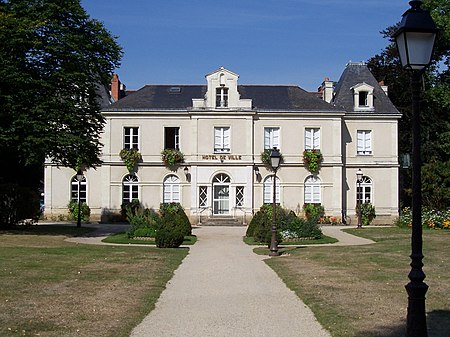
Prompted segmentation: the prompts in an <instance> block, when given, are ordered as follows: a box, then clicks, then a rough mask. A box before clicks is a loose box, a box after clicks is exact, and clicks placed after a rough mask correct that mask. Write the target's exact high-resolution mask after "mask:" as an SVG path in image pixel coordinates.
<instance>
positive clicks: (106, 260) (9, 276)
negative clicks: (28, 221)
mask: <svg viewBox="0 0 450 337" xmlns="http://www.w3.org/2000/svg"><path fill="white" fill-rule="evenodd" d="M87 230H88V229H85V228H81V229H76V228H75V227H64V226H32V227H29V228H20V229H18V230H8V231H0V266H1V267H0V283H1V284H2V287H1V288H0V336H5V337H9V336H47V337H60V336H96V337H111V336H114V337H122V336H123V337H125V336H129V334H130V331H131V330H132V328H133V327H134V326H136V325H137V324H138V323H139V322H140V321H141V320H142V319H143V317H145V316H146V315H147V314H148V313H149V312H150V311H151V310H152V308H153V307H154V305H155V303H156V301H157V299H158V298H159V296H160V294H161V292H162V291H163V290H164V288H165V285H166V283H167V282H168V281H169V280H170V279H171V278H172V276H173V272H174V270H175V269H176V268H177V267H178V266H179V264H180V263H181V261H182V260H183V258H184V257H185V256H186V255H187V253H188V249H186V248H180V249H159V248H156V247H136V246H129V245H128V246H123V247H122V246H96V245H82V244H75V243H69V242H66V241H64V239H65V238H67V237H70V236H75V235H79V234H82V233H85V232H86V231H87Z"/></svg>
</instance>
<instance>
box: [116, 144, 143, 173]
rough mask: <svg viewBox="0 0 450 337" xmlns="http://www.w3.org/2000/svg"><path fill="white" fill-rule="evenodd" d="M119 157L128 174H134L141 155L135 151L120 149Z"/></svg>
mask: <svg viewBox="0 0 450 337" xmlns="http://www.w3.org/2000/svg"><path fill="white" fill-rule="evenodd" d="M119 156H120V158H121V159H122V160H123V162H124V163H125V165H126V167H127V169H128V171H129V172H134V171H135V169H136V166H137V164H138V163H139V162H140V161H141V160H142V155H141V154H140V153H139V151H138V150H137V149H122V150H121V151H120V153H119Z"/></svg>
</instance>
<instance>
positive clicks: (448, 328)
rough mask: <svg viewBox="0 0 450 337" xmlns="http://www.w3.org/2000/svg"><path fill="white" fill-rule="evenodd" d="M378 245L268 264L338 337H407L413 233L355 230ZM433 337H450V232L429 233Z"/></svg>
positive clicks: (309, 250)
mask: <svg viewBox="0 0 450 337" xmlns="http://www.w3.org/2000/svg"><path fill="white" fill-rule="evenodd" d="M349 232H351V233H352V234H356V235H360V236H363V237H366V238H369V239H372V240H375V241H377V243H376V244H372V245H366V246H354V247H303V248H298V249H290V250H289V255H288V256H283V257H279V258H272V259H268V260H266V262H267V263H268V265H269V266H270V267H272V268H273V269H274V270H275V271H276V272H277V273H278V275H280V277H281V278H282V279H283V280H284V281H285V283H286V284H287V285H288V287H290V288H291V289H292V290H294V291H295V292H296V293H297V295H298V296H299V297H300V298H301V299H302V300H303V301H304V302H305V303H306V304H307V305H308V306H309V307H310V308H311V309H312V310H313V311H314V313H315V315H316V317H317V318H318V320H319V321H320V322H321V323H322V325H323V326H324V327H325V328H326V329H328V330H329V331H330V332H331V334H332V336H333V337H363V336H364V337H375V336H377V337H397V336H398V337H400V336H402V337H403V336H404V329H405V318H406V308H407V294H406V291H405V289H404V285H405V284H406V283H408V282H409V279H408V277H407V275H408V273H409V271H410V267H409V263H410V259H409V255H410V237H411V231H410V230H409V229H399V228H374V229H371V228H370V229H369V228H365V229H363V230H349ZM423 237H424V255H425V259H424V264H425V267H424V271H425V273H426V275H427V278H426V280H425V282H426V283H427V284H428V285H429V287H430V288H429V290H428V293H427V301H426V307H427V314H428V328H429V337H444V336H450V259H449V256H450V231H442V230H425V231H424V236H423Z"/></svg>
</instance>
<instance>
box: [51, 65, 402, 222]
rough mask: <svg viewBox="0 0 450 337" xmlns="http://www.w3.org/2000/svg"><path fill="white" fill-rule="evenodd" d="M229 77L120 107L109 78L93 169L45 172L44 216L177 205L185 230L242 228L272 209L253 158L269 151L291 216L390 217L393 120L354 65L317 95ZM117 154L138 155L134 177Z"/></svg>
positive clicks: (152, 93)
mask: <svg viewBox="0 0 450 337" xmlns="http://www.w3.org/2000/svg"><path fill="white" fill-rule="evenodd" d="M238 78H239V76H238V75H237V74H235V73H233V72H231V71H229V70H227V69H225V68H220V69H218V70H216V71H214V72H212V73H210V74H208V75H206V85H146V86H144V87H143V88H141V89H140V90H138V91H136V92H133V93H129V94H127V95H123V96H124V97H122V98H120V95H119V94H118V91H117V85H118V83H117V81H118V79H117V77H115V78H114V79H113V81H116V82H115V83H114V82H113V85H112V90H111V91H112V96H113V97H114V98H115V100H116V101H115V102H114V103H112V104H110V105H108V106H106V107H105V108H104V109H103V115H104V117H105V119H106V124H105V128H104V132H103V135H102V143H103V144H104V147H103V154H102V158H101V159H102V161H103V164H102V166H100V167H98V168H96V169H90V170H88V171H86V172H84V178H83V180H82V181H81V182H78V180H77V178H76V172H75V171H74V170H72V169H69V168H61V167H57V166H56V165H54V164H52V163H51V162H50V161H49V162H48V163H46V168H45V212H46V215H47V216H52V215H57V214H61V213H62V214H66V213H67V204H68V202H69V201H70V200H71V199H77V198H78V195H80V198H81V199H82V201H86V202H87V204H88V205H89V206H90V208H91V214H92V216H93V217H94V218H102V219H103V220H105V221H108V218H110V217H111V215H113V214H116V213H118V212H119V211H120V207H121V204H122V203H124V202H128V201H131V200H133V199H139V200H140V202H141V203H142V204H143V205H144V206H145V207H148V208H154V209H158V208H159V205H160V203H162V202H180V203H181V204H182V205H183V207H184V208H185V210H186V213H187V214H188V216H189V217H190V219H191V221H192V223H198V222H203V221H205V220H206V219H208V218H211V217H234V218H237V219H242V221H243V222H244V223H245V222H248V220H249V219H250V218H251V216H252V214H253V213H254V212H255V211H256V210H258V209H259V208H260V207H261V205H263V204H264V203H271V202H272V198H273V178H274V176H273V172H271V171H270V170H269V169H268V168H267V166H265V165H264V163H263V162H262V161H261V153H262V152H263V151H264V150H265V149H271V148H273V147H277V148H278V149H280V152H281V153H282V156H283V162H282V165H281V167H280V169H279V170H278V172H277V177H276V180H277V181H276V188H277V189H276V200H277V202H278V203H280V204H281V205H282V206H283V207H285V208H289V209H291V210H293V211H295V212H297V213H300V212H301V209H302V208H303V205H304V204H305V203H320V204H322V205H323V206H324V208H325V213H326V215H330V216H336V217H338V218H341V217H343V216H345V215H348V216H350V217H354V216H355V206H356V202H357V198H358V199H359V200H362V201H364V202H371V203H372V204H373V205H374V206H375V208H376V213H377V221H378V222H381V223H390V222H391V220H392V218H393V217H396V216H397V215H398V168H399V165H398V153H397V123H398V119H399V118H400V117H401V116H400V114H399V112H398V110H397V109H396V108H395V107H394V106H393V105H392V103H391V102H390V100H389V98H388V96H387V89H386V88H385V87H384V86H382V85H380V84H379V83H378V82H377V81H376V80H375V78H374V77H373V76H372V74H371V73H370V71H369V70H368V68H367V66H366V65H365V64H364V63H349V64H348V65H347V66H346V68H345V70H344V72H343V74H342V76H341V78H340V80H339V81H338V82H337V83H335V82H332V81H329V80H328V79H326V80H325V81H324V82H323V84H322V85H321V87H320V90H319V92H317V93H308V92H306V91H304V90H303V89H301V88H299V87H297V86H283V85H239V84H238ZM119 98H120V99H119ZM124 148H126V149H136V150H137V151H139V153H140V154H141V155H142V160H141V161H140V162H139V164H138V166H137V169H136V170H135V172H129V171H128V169H127V168H126V166H125V164H124V162H123V161H122V159H121V157H120V156H119V153H120V151H121V150H122V149H124ZM165 149H175V150H179V151H181V152H182V153H183V154H184V161H183V162H182V163H180V164H177V165H173V166H171V167H167V166H166V164H165V163H164V162H163V160H162V157H161V152H162V151H163V150H165ZM308 149H310V150H312V149H317V150H320V152H321V153H322V155H323V162H322V164H321V167H320V170H319V171H318V172H317V173H314V174H313V173H311V172H309V171H308V170H307V168H306V167H305V164H304V162H303V151H304V150H308ZM358 169H361V170H362V171H363V179H362V181H360V184H359V185H358V186H357V181H356V180H357V179H356V171H357V170H358Z"/></svg>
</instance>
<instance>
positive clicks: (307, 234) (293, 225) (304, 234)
mask: <svg viewBox="0 0 450 337" xmlns="http://www.w3.org/2000/svg"><path fill="white" fill-rule="evenodd" d="M281 236H282V237H283V239H297V238H308V239H321V238H322V237H323V234H322V230H321V229H320V227H319V225H318V224H317V223H316V222H314V221H310V220H306V219H301V218H295V219H292V221H290V222H289V223H288V224H287V225H286V226H285V228H284V229H283V231H282V232H281Z"/></svg>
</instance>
